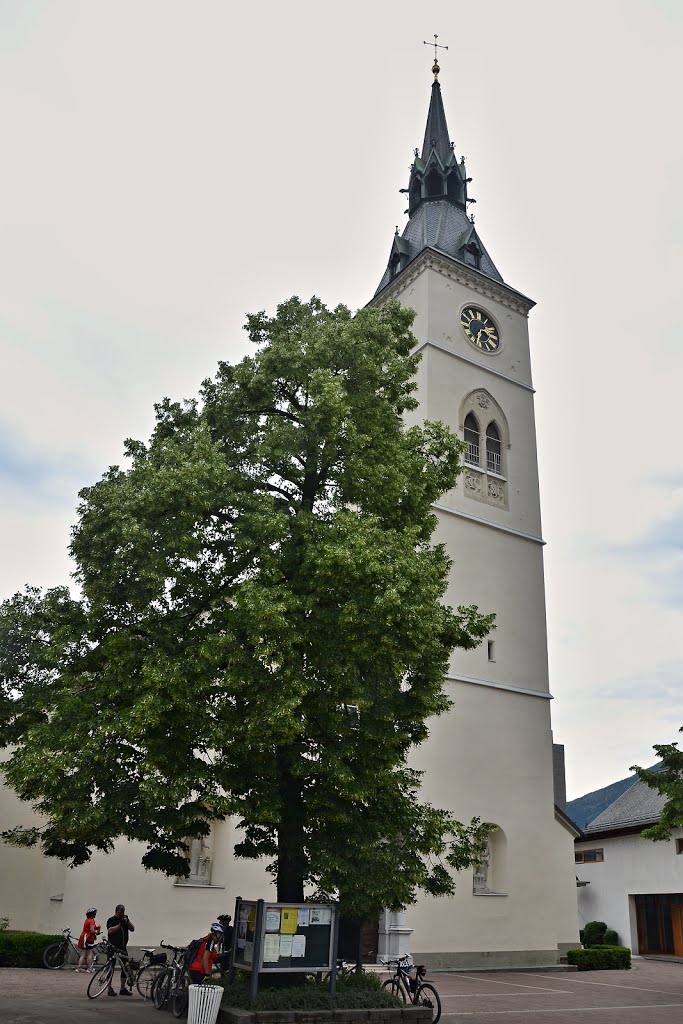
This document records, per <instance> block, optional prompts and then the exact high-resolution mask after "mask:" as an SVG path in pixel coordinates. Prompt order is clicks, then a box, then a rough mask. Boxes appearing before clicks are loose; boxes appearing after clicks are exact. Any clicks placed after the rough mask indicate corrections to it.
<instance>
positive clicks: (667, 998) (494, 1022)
mask: <svg viewBox="0 0 683 1024" xmlns="http://www.w3.org/2000/svg"><path fill="white" fill-rule="evenodd" d="M88 980H89V975H86V974H74V973H73V972H71V971H67V972H64V971H21V970H12V969H3V970H0V1020H2V1021H3V1024H71V1022H73V1024H99V1022H106V1021H122V1022H123V1024H146V1022H152V1021H156V1022H157V1024H162V1022H163V1021H167V1020H171V1019H172V1018H171V1017H170V1016H169V1015H168V1014H166V1013H163V1014H160V1013H159V1012H158V1011H157V1010H155V1009H154V1007H152V1006H150V1005H149V1003H144V1002H143V1001H142V999H140V997H139V996H138V994H137V993H136V994H135V995H134V996H133V997H132V998H130V999H125V1000H124V999H121V998H120V997H117V998H116V999H108V998H107V997H106V996H101V997H100V998H99V999H97V1000H95V1001H92V1000H90V999H87V997H86V994H85V990H86V988H87V985H88ZM429 980H431V981H432V982H433V983H434V984H435V986H436V988H437V989H438V991H439V994H440V995H441V1001H442V1005H443V1017H442V1020H443V1021H444V1024H458V1022H459V1021H473V1022H476V1024H527V1022H528V1024H683V964H679V963H666V962H660V961H651V960H648V961H646V960H634V961H633V968H632V970H630V971H591V972H585V973H580V974H579V973H567V974H555V973H542V974H534V973H531V972H530V973H528V974H526V973H523V972H510V973H507V972H504V971H496V972H471V973H467V974H434V975H432V976H431V978H430V979H429Z"/></svg>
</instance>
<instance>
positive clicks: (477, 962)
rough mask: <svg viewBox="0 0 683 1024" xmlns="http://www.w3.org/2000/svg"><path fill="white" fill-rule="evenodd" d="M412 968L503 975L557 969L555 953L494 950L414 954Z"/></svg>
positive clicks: (554, 950)
mask: <svg viewBox="0 0 683 1024" xmlns="http://www.w3.org/2000/svg"><path fill="white" fill-rule="evenodd" d="M412 956H413V960H414V961H415V963H416V964H422V963H424V964H426V965H427V967H428V968H429V971H430V972H431V971H457V970H461V971H496V970H497V971H503V970H520V969H522V968H525V967H526V968H531V967H535V968H538V967H545V968H546V969H552V968H553V967H559V966H560V953H559V950H557V949H513V950H510V949H500V950H498V949H495V950H489V951H485V952H478V953H476V952H461V953H439V952H432V951H431V950H429V951H427V950H420V949H418V950H416V951H415V952H414V953H413V954H412Z"/></svg>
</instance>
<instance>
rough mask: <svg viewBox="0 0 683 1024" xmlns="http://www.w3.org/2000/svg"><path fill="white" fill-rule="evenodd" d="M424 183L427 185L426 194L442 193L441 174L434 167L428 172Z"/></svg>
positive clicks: (438, 194) (436, 194)
mask: <svg viewBox="0 0 683 1024" xmlns="http://www.w3.org/2000/svg"><path fill="white" fill-rule="evenodd" d="M425 184H426V186H427V189H426V191H427V195H428V196H441V195H443V181H442V180H441V175H440V174H439V172H438V171H437V170H436V168H434V169H433V170H431V171H430V172H429V174H428V175H427V181H426V182H425Z"/></svg>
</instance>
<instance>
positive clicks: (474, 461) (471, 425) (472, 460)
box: [465, 412, 479, 466]
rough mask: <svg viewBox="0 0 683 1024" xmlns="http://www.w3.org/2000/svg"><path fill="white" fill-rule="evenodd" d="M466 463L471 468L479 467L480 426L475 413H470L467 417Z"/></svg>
mask: <svg viewBox="0 0 683 1024" xmlns="http://www.w3.org/2000/svg"><path fill="white" fill-rule="evenodd" d="M465 442H466V443H467V451H466V452H465V462H466V463H467V464H468V465H470V466H478V465H479V424H478V423H477V418H476V416H475V415H474V413H471V412H470V413H468V414H467V416H466V417H465Z"/></svg>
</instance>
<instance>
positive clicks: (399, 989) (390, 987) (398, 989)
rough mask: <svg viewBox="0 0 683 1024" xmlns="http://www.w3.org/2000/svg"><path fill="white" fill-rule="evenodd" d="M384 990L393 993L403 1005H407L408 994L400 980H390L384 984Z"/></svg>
mask: <svg viewBox="0 0 683 1024" xmlns="http://www.w3.org/2000/svg"><path fill="white" fill-rule="evenodd" d="M382 988H383V989H384V991H385V992H391V994H392V996H396V998H397V999H400V1000H401V1002H402V1003H405V1001H406V994H405V992H404V991H403V985H402V984H401V983H400V981H399V980H398V978H389V980H388V981H385V982H384V984H383V985H382Z"/></svg>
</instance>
